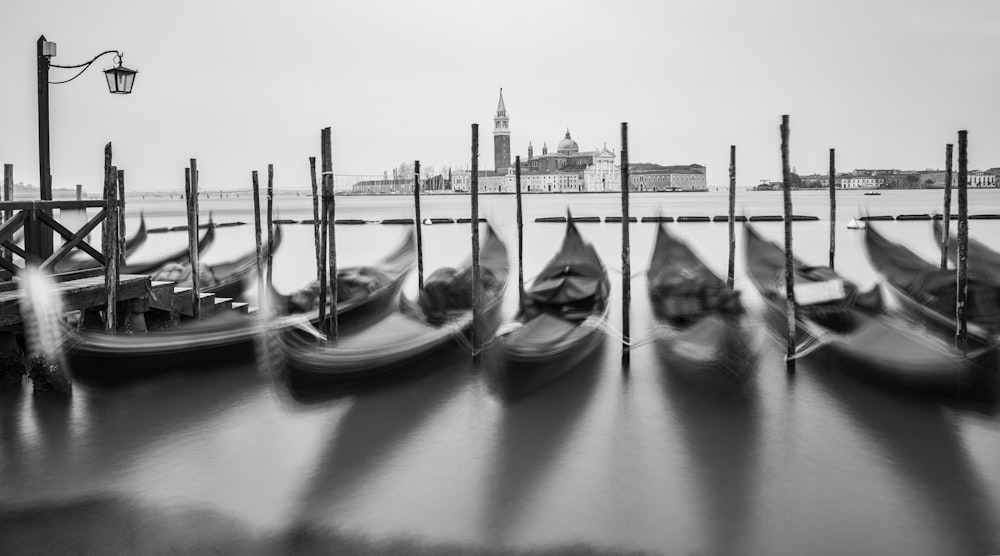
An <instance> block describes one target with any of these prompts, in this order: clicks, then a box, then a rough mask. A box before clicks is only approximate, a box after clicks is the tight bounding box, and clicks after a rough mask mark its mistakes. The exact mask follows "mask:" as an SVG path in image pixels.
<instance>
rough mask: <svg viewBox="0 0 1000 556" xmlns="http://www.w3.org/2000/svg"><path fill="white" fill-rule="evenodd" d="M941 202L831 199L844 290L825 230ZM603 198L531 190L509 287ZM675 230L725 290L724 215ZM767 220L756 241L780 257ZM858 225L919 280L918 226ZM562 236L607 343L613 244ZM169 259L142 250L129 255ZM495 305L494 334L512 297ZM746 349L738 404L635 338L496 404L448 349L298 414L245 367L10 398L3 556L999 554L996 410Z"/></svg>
mask: <svg viewBox="0 0 1000 556" xmlns="http://www.w3.org/2000/svg"><path fill="white" fill-rule="evenodd" d="M940 198H941V193H940V192H938V191H915V192H885V193H883V195H881V196H879V197H872V196H867V197H866V196H863V195H861V193H860V192H841V193H840V194H839V197H838V201H839V205H840V209H839V214H838V219H839V221H840V224H838V230H837V232H838V238H837V245H838V254H837V268H838V270H839V271H841V272H842V274H844V275H845V276H846V277H848V278H850V279H853V280H855V281H857V282H858V283H859V284H860V285H862V286H866V285H870V284H872V283H874V281H875V276H874V274H873V272H872V270H871V269H870V268H869V266H868V263H867V261H866V260H865V255H864V253H863V251H862V250H861V248H860V246H861V244H860V239H861V236H860V234H859V233H858V232H856V231H852V230H847V229H846V228H845V224H846V222H847V221H848V220H849V219H850V218H852V217H854V216H858V215H860V214H864V213H866V212H867V213H870V214H893V215H895V214H900V213H923V212H934V211H935V209H936V207H938V206H939V205H940ZM794 202H795V213H796V214H806V215H817V216H820V217H821V219H822V220H821V221H820V222H801V223H796V224H795V247H796V253H797V255H799V256H800V257H802V258H803V259H806V260H807V261H811V262H813V263H817V264H823V263H825V261H826V257H827V243H826V241H827V231H828V229H829V221H828V220H827V217H826V215H827V214H828V208H827V194H826V193H825V192H798V193H796V194H795V197H794ZM277 203H278V211H279V217H280V218H292V219H303V218H311V204H310V202H309V201H308V200H306V199H304V198H300V199H296V198H279V199H278V200H277ZM410 203H411V200H410V199H409V198H403V197H398V198H360V197H345V198H339V199H338V213H337V217H338V218H363V219H368V220H379V219H382V218H390V217H407V216H411V215H412V209H411V208H410V207H411V205H410ZM619 203H620V198H619V197H618V196H617V195H555V196H526V197H525V208H524V213H525V222H526V223H525V228H524V233H525V246H526V252H525V254H524V264H525V276H526V277H527V278H530V277H531V276H532V275H533V274H534V273H535V272H537V271H538V270H540V269H541V266H542V265H543V264H544V263H545V261H546V260H547V259H548V258H549V257H550V256H551V255H552V253H553V252H554V250H555V249H556V248H557V247H558V244H559V242H560V240H561V238H562V233H563V229H564V228H563V225H560V224H535V223H534V222H533V220H534V218H535V217H538V216H557V215H560V214H564V213H565V210H566V208H567V207H570V208H571V209H572V210H573V214H574V215H576V216H602V217H603V216H608V215H617V214H619V213H620V212H619ZM970 203H971V208H970V212H971V213H1000V192H998V191H973V192H970ZM468 206H469V197H464V196H462V197H459V196H455V197H452V196H448V197H442V196H438V197H425V198H424V199H423V207H422V208H423V216H424V217H459V216H467V215H468ZM737 206H738V207H739V210H740V211H741V212H743V213H745V214H779V213H780V211H781V194H780V193H771V192H766V193H765V192H761V193H754V192H744V191H740V192H739V193H738V199H737ZM725 207H726V193H725V192H710V193H704V194H657V195H641V196H633V205H632V210H631V212H632V214H633V215H637V216H647V215H655V214H658V213H659V214H665V215H672V216H678V215H716V214H725V212H726V209H725ZM202 208H203V209H204V210H205V211H206V212H207V211H209V210H211V211H212V212H213V214H214V216H215V219H216V221H217V222H227V221H234V220H242V221H244V222H250V223H252V202H251V200H250V199H249V198H246V197H244V198H243V199H206V200H204V201H202ZM140 209H143V210H145V212H146V215H147V219H148V223H149V225H150V226H151V227H155V226H164V225H175V224H181V223H183V201H181V200H178V199H173V200H162V199H159V200H134V201H131V203H130V205H129V208H128V216H129V223H130V224H131V225H134V223H135V222H136V221H137V217H138V211H139V210H140ZM481 210H482V214H483V215H484V216H486V217H487V218H489V219H490V221H491V222H492V223H494V225H495V226H496V227H497V228H498V229H499V231H500V233H501V234H502V235H504V236H505V237H506V238H507V240H508V245H509V247H510V252H511V255H512V260H513V261H515V264H516V259H515V258H514V257H516V227H515V218H514V214H515V213H514V198H513V196H485V197H483V198H482V199H481ZM671 226H672V230H674V231H676V232H677V233H678V234H679V235H681V236H683V237H686V238H689V239H690V240H691V241H692V242H693V244H694V245H696V246H697V248H698V249H699V251H700V252H701V254H702V255H703V257H704V258H705V259H706V261H707V262H708V263H709V265H710V266H712V267H713V268H715V269H717V270H718V271H720V273H724V271H725V268H726V259H727V249H728V241H727V239H726V237H727V236H726V234H727V225H726V224H725V223H718V224H715V223H711V224H672V225H671ZM781 226H782V224H780V223H778V224H761V225H759V226H758V229H760V230H761V231H762V233H763V234H764V235H765V236H767V237H770V238H772V239H774V240H776V241H778V240H780V239H781V238H782V227H781ZM880 229H881V230H882V231H883V232H885V234H886V235H887V236H889V237H891V238H895V239H899V240H901V241H905V242H906V243H907V244H908V245H909V246H911V247H912V248H914V249H915V250H917V251H918V252H920V253H922V254H924V255H925V256H927V257H929V258H932V259H933V260H937V257H938V255H937V251H936V248H935V246H934V245H933V243H932V236H931V231H930V225H929V223H927V222H898V223H895V222H890V223H884V225H883V226H881V228H880ZM284 230H285V242H284V244H283V245H282V247H281V249H280V251H279V252H278V254H277V255H276V259H275V270H274V279H275V283H276V286H277V287H278V289H279V290H285V291H287V290H291V289H293V288H295V287H297V286H300V285H302V284H304V283H305V282H306V281H308V280H309V279H310V278H311V277H312V276H314V274H315V266H314V263H313V262H312V253H313V251H312V249H313V247H312V228H311V226H304V225H290V226H286V227H285V229H284ZM580 230H581V233H582V234H583V235H584V236H585V237H586V238H587V239H589V240H591V241H592V242H594V243H595V244H596V246H597V248H598V251H599V252H600V253H601V254H602V256H603V257H604V260H605V263H606V264H607V265H608V267H609V268H610V269H612V280H613V283H614V287H613V291H612V296H613V297H612V304H613V306H612V309H611V326H612V327H613V328H615V329H620V328H621V304H620V303H621V301H620V300H621V274H620V269H621V266H622V262H621V255H620V250H619V247H620V225H619V224H603V223H602V224H581V225H580ZM654 232H655V225H654V224H641V223H640V224H633V225H632V227H631V236H632V271H633V274H635V275H636V276H635V277H634V278H633V279H632V280H631V284H632V292H633V293H632V317H631V326H632V330H633V336H634V337H635V338H636V339H639V340H641V339H642V338H643V337H645V336H646V335H647V334H648V330H649V329H650V328H651V326H652V317H651V314H650V311H649V307H648V303H647V300H646V296H645V291H644V289H645V279H644V276H643V275H642V274H641V271H644V270H645V267H646V263H647V260H648V256H649V252H650V248H651V246H652V241H653V238H654ZM998 232H1000V221H973V222H972V223H971V225H970V234H971V235H972V236H973V237H976V238H979V239H982V240H984V241H988V242H991V243H993V244H995V241H992V240H993V238H995V237H997V235H998ZM402 233H403V230H402V229H401V228H400V227H393V226H381V225H367V226H341V227H338V229H337V237H338V244H337V249H338V255H339V257H340V264H341V265H351V264H362V263H368V262H373V261H374V260H376V259H378V258H379V257H381V256H382V254H384V253H386V252H388V250H390V249H391V248H392V247H393V246H394V245H395V244H396V242H397V240H398V238H399V237H400V236H401V235H402ZM738 233H739V230H738ZM424 239H425V246H424V253H425V267H426V268H427V269H434V268H437V267H439V266H441V265H454V264H456V263H457V262H459V261H460V259H461V258H462V257H463V256H464V255H465V254H466V253H468V249H469V247H468V243H469V232H468V225H435V226H427V227H425V228H424ZM738 239H739V238H738ZM185 240H186V236H185V235H184V234H183V233H172V234H156V235H151V236H150V239H149V241H148V242H147V245H146V246H145V247H144V248H143V252H140V253H139V254H138V255H139V256H153V255H155V254H156V253H157V252H160V251H165V250H168V249H171V248H174V247H176V246H178V245H181V244H183V243H184V241H185ZM252 242H253V227H252V225H251V226H241V227H234V228H223V229H220V230H219V231H218V240H217V242H216V244H215V246H214V247H212V249H211V250H210V251H208V252H206V253H205V254H204V256H203V260H204V261H206V262H212V261H222V260H226V259H229V258H232V257H234V256H236V255H238V254H240V253H242V252H244V251H247V250H250V249H252V247H253V243H252ZM738 246H740V247H742V242H741V241H740V242H738ZM742 260H743V258H742V253H738V256H737V266H736V268H737V277H736V286H737V288H738V289H741V290H743V291H744V298H745V300H746V302H747V304H748V305H749V307H750V309H749V312H750V314H749V316H748V318H749V319H750V320H751V322H752V323H757V322H759V317H758V314H759V312H760V308H761V302H760V299H759V297H758V296H757V294H756V293H755V292H754V291H753V288H752V285H751V284H750V282H749V281H748V279H747V278H746V275H745V273H744V272H743V270H742V269H743V263H742ZM513 270H514V272H515V274H513V275H512V276H516V268H514V269H513ZM428 271H429V270H428ZM415 282H416V279H415V277H414V278H413V279H412V280H411V281H410V283H408V285H407V289H408V290H410V291H413V290H414V289H415ZM507 293H508V296H507V299H506V304H505V310H506V313H505V314H506V316H507V317H508V318H509V317H510V316H512V315H513V312H514V308H515V305H516V288H510V289H509V290H508V292H507ZM754 330H755V331H756V334H757V337H756V343H757V345H758V348H759V355H758V365H759V369H758V371H759V372H758V375H757V376H756V378H755V379H754V380H753V381H752V382H751V383H749V384H748V385H747V387H746V388H745V390H744V391H742V392H739V393H738V394H736V395H725V394H722V393H719V392H713V391H711V390H704V389H700V388H696V387H693V386H692V385H690V384H687V383H684V382H682V381H680V380H678V379H677V378H676V377H675V376H673V375H671V373H670V372H669V363H664V362H662V361H660V360H659V359H658V358H657V356H656V355H655V352H654V349H653V348H652V346H648V345H647V346H644V347H640V348H638V349H636V350H635V351H633V354H632V366H631V370H630V372H628V373H624V372H623V371H622V368H621V366H620V363H619V361H620V348H619V345H618V343H617V340H616V338H613V337H608V338H606V340H605V345H604V349H603V350H601V351H599V352H598V355H597V356H595V358H594V360H593V361H592V362H591V364H589V365H588V366H586V367H584V368H580V369H578V370H577V371H576V372H574V373H571V374H570V375H568V376H567V377H566V378H565V379H563V380H561V381H559V382H557V383H555V384H552V385H551V386H550V387H548V388H545V389H543V390H540V391H537V392H535V393H534V394H533V395H531V396H529V397H526V398H523V399H520V400H518V401H516V402H512V403H508V402H503V401H501V400H498V399H497V398H495V397H494V396H493V395H492V394H491V393H490V392H489V390H488V389H487V388H486V387H485V385H484V383H483V381H482V380H481V376H480V373H479V372H478V371H476V370H475V369H474V368H473V366H472V364H471V361H470V359H469V358H468V357H467V356H465V355H463V354H462V353H461V352H460V351H459V350H455V351H454V352H453V353H451V354H450V355H448V356H446V357H443V358H442V359H441V360H440V361H439V362H437V363H436V364H435V365H434V366H436V367H437V368H436V369H431V371H432V372H429V373H427V374H425V375H423V376H421V377H420V378H418V379H416V380H412V381H409V382H406V383H400V384H394V385H392V384H390V385H386V386H384V387H380V388H378V389H375V390H371V391H368V392H363V393H357V394H354V395H350V396H343V397H339V398H337V399H330V400H320V401H314V402H311V403H300V402H297V401H295V399H293V398H291V397H290V396H289V395H287V394H286V393H285V389H284V388H282V387H281V386H280V385H275V384H273V383H272V382H271V381H270V379H268V378H266V377H268V376H270V375H269V373H267V372H266V370H259V369H256V368H249V367H248V368H233V369H224V370H223V369H220V370H218V372H212V373H205V374H202V375H198V376H192V375H181V376H174V377H169V378H165V379H163V380H159V381H156V382H151V383H144V384H141V385H136V386H130V387H126V388H119V389H113V390H89V389H87V388H84V387H82V386H79V385H78V386H77V387H76V389H75V391H74V394H73V397H72V399H71V400H69V401H43V400H36V399H35V398H33V396H31V395H30V390H29V387H27V386H26V388H25V390H24V391H23V392H20V393H5V394H2V397H0V541H6V542H28V541H26V540H25V539H30V543H31V545H32V546H38V547H42V548H43V549H45V548H49V549H58V548H65V547H66V546H67V543H70V542H71V541H73V542H77V541H78V542H90V543H92V544H85V545H82V546H91V547H93V546H97V547H103V548H105V549H109V550H122V551H135V550H138V551H145V550H154V549H156V550H162V549H164V547H171V548H173V549H175V550H179V551H181V552H187V551H195V552H198V551H206V550H214V549H218V548H220V547H221V548H222V549H223V550H225V549H228V550H232V551H236V552H243V551H246V550H251V549H254V548H256V549H260V550H261V551H265V552H270V551H271V550H276V549H280V548H284V549H288V550H290V551H297V550H299V549H303V548H304V547H305V548H308V547H316V546H323V545H325V544H326V543H334V545H335V543H337V542H347V541H344V540H343V539H345V538H347V539H353V540H351V541H350V542H354V543H357V544H353V545H351V544H347V545H340V546H341V547H343V546H347V547H353V549H356V550H385V551H400V550H417V549H423V550H425V551H427V552H428V553H437V552H439V551H441V550H444V549H446V548H455V547H460V548H474V549H486V550H495V551H501V552H505V551H515V550H538V549H562V550H565V551H566V552H577V551H580V550H583V549H585V548H589V549H591V550H593V551H595V552H619V551H620V552H630V551H634V552H649V553H669V554H734V553H739V554H817V553H846V554H910V555H920V554H927V555H940V554H988V553H997V552H1000V472H998V469H1000V420H998V419H1000V417H998V416H997V415H996V414H995V413H994V412H992V411H988V410H987V411H984V410H976V411H972V410H968V409H957V408H955V407H953V406H951V405H950V404H949V405H939V404H936V403H932V402H928V401H925V400H917V399H911V398H908V397H906V396H905V395H902V394H900V393H897V392H893V391H887V390H884V389H878V388H875V387H870V386H868V385H867V384H862V383H859V382H857V381H855V380H851V379H850V377H847V376H843V375H842V374H841V373H840V372H838V369H837V368H835V367H830V366H828V365H827V363H826V362H825V361H823V360H815V359H809V358H807V359H805V360H804V361H800V364H799V371H798V373H797V374H796V375H795V376H794V377H789V376H788V375H786V373H785V370H784V363H783V361H782V353H783V347H782V344H780V343H779V342H778V341H776V340H775V339H774V338H773V337H772V336H771V335H770V334H769V333H768V332H767V330H766V328H765V327H763V326H755V327H754ZM24 508H28V510H25V509H24ZM5 524H6V525H5ZM15 528H16V529H17V531H16V532H12V530H14V529H15ZM4 529H6V530H7V532H6V533H4V532H3V530H4ZM95 531H97V532H95ZM81 538H83V539H87V540H86V541H81V540H80V539H81ZM178 538H183V539H184V540H183V541H178V540H177V539H178ZM77 546H81V545H77ZM14 547H15V548H18V547H22V548H23V545H16V544H15V545H14ZM428 547H429V548H428Z"/></svg>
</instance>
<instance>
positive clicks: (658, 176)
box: [628, 164, 708, 191]
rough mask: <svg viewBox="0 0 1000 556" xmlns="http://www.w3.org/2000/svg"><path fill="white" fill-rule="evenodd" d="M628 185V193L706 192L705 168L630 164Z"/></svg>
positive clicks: (692, 165)
mask: <svg viewBox="0 0 1000 556" xmlns="http://www.w3.org/2000/svg"><path fill="white" fill-rule="evenodd" d="M628 183H629V190H630V191H708V183H707V181H706V176H705V167H704V166H702V165H701V164H690V165H688V166H660V165H658V164H635V165H631V164H630V165H629V176H628Z"/></svg>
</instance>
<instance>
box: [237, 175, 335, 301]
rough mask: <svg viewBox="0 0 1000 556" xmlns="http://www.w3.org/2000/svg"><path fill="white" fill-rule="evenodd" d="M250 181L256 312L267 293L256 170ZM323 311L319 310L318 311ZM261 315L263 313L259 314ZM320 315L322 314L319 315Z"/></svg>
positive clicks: (258, 183)
mask: <svg viewBox="0 0 1000 556" xmlns="http://www.w3.org/2000/svg"><path fill="white" fill-rule="evenodd" d="M250 176H251V179H252V180H253V228H254V240H255V241H254V244H255V245H256V246H257V310H258V311H263V310H264V296H266V295H267V292H266V291H264V254H263V253H262V252H261V237H260V236H261V233H260V182H259V181H258V179H257V170H254V171H253V172H251V173H250ZM322 310H323V309H322V308H320V311H322ZM261 314H263V313H261ZM320 314H322V312H321V313H320Z"/></svg>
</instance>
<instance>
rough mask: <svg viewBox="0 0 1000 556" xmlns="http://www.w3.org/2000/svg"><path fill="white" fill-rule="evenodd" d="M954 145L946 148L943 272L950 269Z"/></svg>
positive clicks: (942, 243) (942, 223)
mask: <svg viewBox="0 0 1000 556" xmlns="http://www.w3.org/2000/svg"><path fill="white" fill-rule="evenodd" d="M953 146H954V145H952V144H951V143H948V144H947V145H945V147H944V215H942V220H941V225H942V227H943V228H944V230H943V231H944V234H942V236H941V270H947V269H948V248H949V247H950V245H949V242H950V240H951V237H950V235H951V159H952V147H953Z"/></svg>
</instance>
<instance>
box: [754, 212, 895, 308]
mask: <svg viewBox="0 0 1000 556" xmlns="http://www.w3.org/2000/svg"><path fill="white" fill-rule="evenodd" d="M744 230H745V232H746V255H747V266H748V270H749V273H750V276H751V277H752V278H753V280H754V281H755V282H756V283H757V284H758V286H759V287H760V288H761V289H762V292H761V293H769V294H771V295H777V296H780V297H784V295H785V252H784V250H783V249H782V248H781V247H779V246H778V245H777V244H775V243H771V242H769V241H767V240H765V239H764V238H762V237H760V235H758V233H757V231H756V230H755V229H754V228H753V227H752V226H750V225H747V226H746V227H745V229H744ZM794 265H795V283H796V285H798V284H801V283H810V282H812V283H832V282H834V281H840V282H842V287H843V291H844V295H843V297H842V298H840V299H830V300H828V301H825V302H820V303H815V304H812V305H810V306H809V308H810V310H812V311H814V312H820V311H824V309H831V310H834V311H839V310H842V309H845V308H847V307H853V308H856V309H860V310H863V311H866V312H868V313H877V312H879V311H881V309H882V295H881V291H880V290H879V289H878V287H877V286H876V287H875V288H873V289H872V290H871V291H868V292H861V291H860V290H858V287H857V285H856V284H854V283H853V282H850V281H848V280H844V279H843V277H841V276H840V275H839V274H837V273H836V271H834V270H833V269H832V268H830V267H828V266H810V265H806V264H803V263H802V261H800V260H799V259H797V258H796V259H794Z"/></svg>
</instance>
